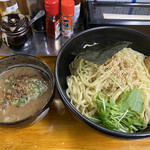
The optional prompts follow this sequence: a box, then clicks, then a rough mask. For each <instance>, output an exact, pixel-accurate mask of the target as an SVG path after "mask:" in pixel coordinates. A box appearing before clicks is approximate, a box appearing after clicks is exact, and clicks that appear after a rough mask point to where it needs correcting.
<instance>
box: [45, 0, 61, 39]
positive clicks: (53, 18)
mask: <svg viewBox="0 0 150 150" xmlns="http://www.w3.org/2000/svg"><path fill="white" fill-rule="evenodd" d="M45 10H46V14H47V15H46V34H47V36H52V37H53V38H55V39H56V38H58V37H59V35H60V16H59V0H45Z"/></svg>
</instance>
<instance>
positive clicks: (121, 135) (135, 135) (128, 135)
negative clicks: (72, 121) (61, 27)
mask: <svg viewBox="0 0 150 150" xmlns="http://www.w3.org/2000/svg"><path fill="white" fill-rule="evenodd" d="M107 29H116V30H126V31H131V32H133V33H136V34H139V35H141V36H144V37H147V38H149V39H150V36H148V35H146V34H144V33H142V32H140V31H137V30H134V29H130V28H127V27H117V26H103V27H95V28H91V29H88V30H85V31H82V32H80V33H79V34H76V35H75V36H74V37H72V38H71V39H69V40H68V41H67V42H66V43H65V44H64V45H63V46H62V48H61V50H60V52H59V54H58V56H57V59H56V65H55V80H56V86H57V89H58V91H59V94H60V96H61V97H62V101H63V103H64V104H65V105H66V106H67V107H68V108H69V109H70V110H71V111H72V112H73V113H74V114H75V115H76V116H77V117H78V118H80V120H82V121H83V122H84V123H86V124H87V125H89V126H90V127H92V128H94V129H96V130H98V131H101V132H103V133H106V134H107V135H110V136H114V137H119V138H128V139H141V138H146V137H150V132H148V131H145V132H141V133H140V132H138V133H124V132H118V131H115V130H110V129H107V128H104V127H102V126H99V125H97V124H95V123H93V122H92V121H90V120H89V119H88V118H86V117H85V116H83V115H82V114H81V113H80V112H79V111H78V110H77V109H76V108H75V107H74V106H73V105H72V104H71V103H70V102H69V98H68V97H66V96H65V95H64V91H63V90H62V87H61V84H60V82H59V77H58V76H59V75H58V64H59V61H60V59H61V56H62V54H63V51H64V49H65V47H66V46H67V45H68V43H70V42H71V41H73V40H74V39H76V38H78V37H79V36H81V35H82V34H85V33H87V32H92V31H95V30H107Z"/></svg>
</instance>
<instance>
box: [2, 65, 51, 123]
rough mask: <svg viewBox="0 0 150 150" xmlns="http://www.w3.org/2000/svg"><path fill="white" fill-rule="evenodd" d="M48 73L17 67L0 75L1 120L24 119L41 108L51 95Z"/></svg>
mask: <svg viewBox="0 0 150 150" xmlns="http://www.w3.org/2000/svg"><path fill="white" fill-rule="evenodd" d="M51 89H52V88H51V84H50V82H49V80H48V77H47V75H46V74H44V73H43V72H42V71H40V70H38V69H35V68H32V67H17V68H13V69H10V70H8V71H6V72H4V73H2V74H1V75H0V122H13V121H18V120H22V119H24V118H26V117H28V116H30V115H32V114H33V113H35V112H36V111H37V110H39V109H40V108H41V107H42V106H43V105H44V104H45V103H46V101H47V100H48V99H49V97H50V95H51V92H52V90H51Z"/></svg>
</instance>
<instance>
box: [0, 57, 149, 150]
mask: <svg viewBox="0 0 150 150" xmlns="http://www.w3.org/2000/svg"><path fill="white" fill-rule="evenodd" d="M40 58H41V59H43V60H44V61H45V62H46V63H48V64H49V66H50V67H51V68H52V70H53V72H54V66H55V61H56V58H55V57H40ZM149 149H150V138H146V139H140V140H129V139H119V138H115V137H111V136H108V135H105V134H103V133H101V132H98V131H96V130H94V129H92V128H90V127H88V126H87V125H86V124H84V123H83V122H81V121H80V120H79V119H76V118H75V117H74V116H73V115H72V114H71V113H70V111H69V110H68V109H67V108H66V107H65V106H64V104H63V103H62V101H61V98H60V96H59V94H58V92H57V89H56V91H55V96H54V99H53V102H52V105H51V109H50V111H49V113H48V115H47V116H46V117H45V118H44V119H43V120H41V121H39V122H38V123H36V124H34V125H32V126H30V127H26V128H23V129H13V128H12V129H11V128H2V127H0V150H149Z"/></svg>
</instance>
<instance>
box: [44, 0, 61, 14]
mask: <svg viewBox="0 0 150 150" xmlns="http://www.w3.org/2000/svg"><path fill="white" fill-rule="evenodd" d="M45 10H46V13H47V14H48V15H51V16H54V15H57V14H58V13H59V0H45Z"/></svg>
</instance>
